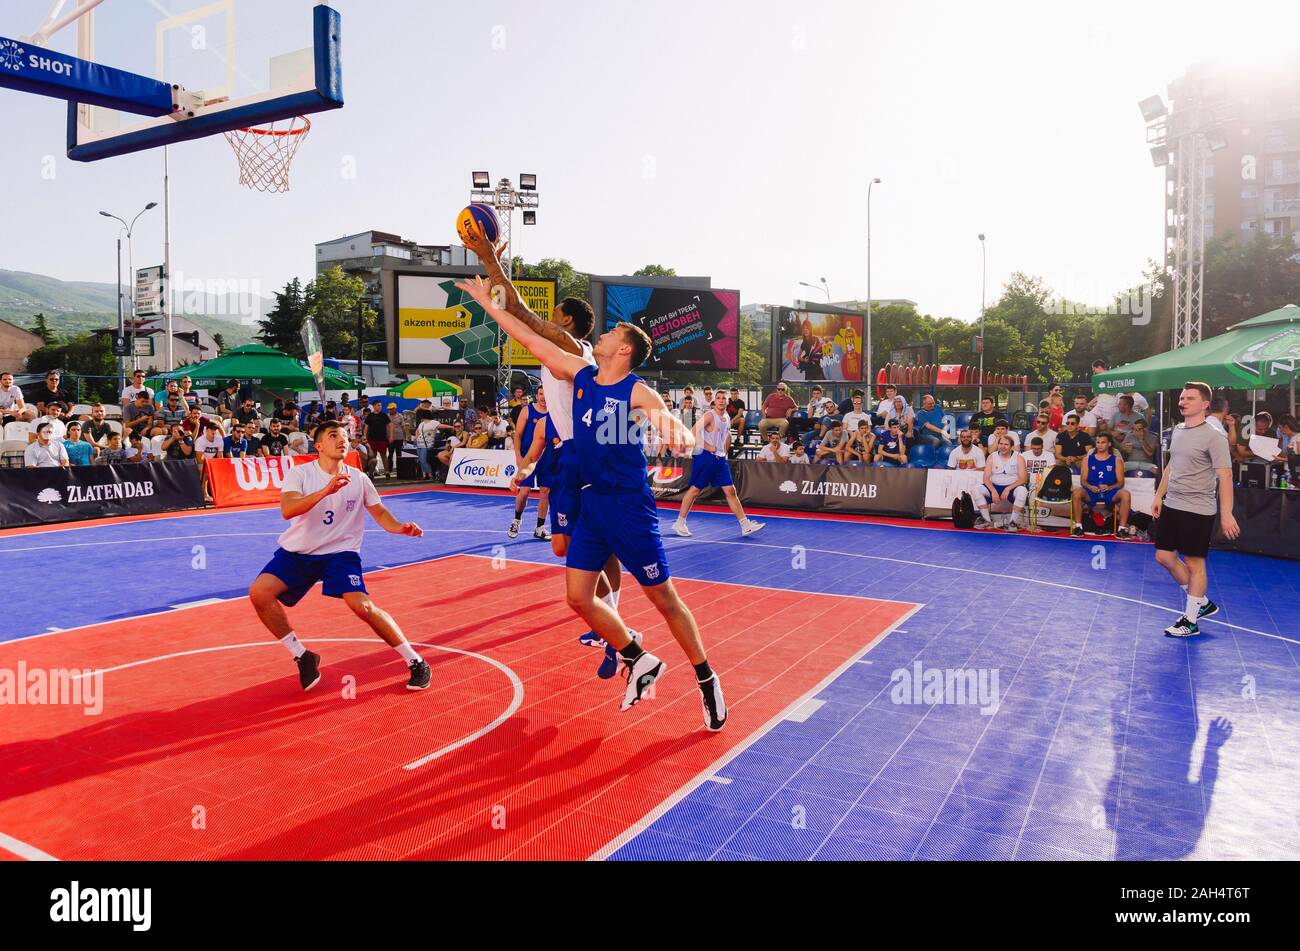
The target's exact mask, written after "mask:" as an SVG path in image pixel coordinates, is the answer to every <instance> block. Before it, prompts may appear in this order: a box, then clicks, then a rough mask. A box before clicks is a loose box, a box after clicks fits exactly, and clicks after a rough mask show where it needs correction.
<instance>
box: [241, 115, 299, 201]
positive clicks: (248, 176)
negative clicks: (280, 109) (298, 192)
mask: <svg viewBox="0 0 1300 951" xmlns="http://www.w3.org/2000/svg"><path fill="white" fill-rule="evenodd" d="M310 131H311V120H310V119H308V118H307V117H306V116H294V117H293V118H292V119H287V120H282V121H278V122H272V123H271V124H270V125H266V126H259V127H257V128H250V129H235V130H233V131H231V132H227V133H226V141H227V142H229V143H230V147H231V148H232V149H234V150H235V157H236V158H237V159H238V160H239V184H241V185H244V186H246V187H248V188H256V189H257V190H258V191H263V192H287V191H288V190H289V166H290V165H292V164H293V157H294V155H296V154H297V152H298V146H300V145H302V140H303V139H305V138H307V133H308V132H310Z"/></svg>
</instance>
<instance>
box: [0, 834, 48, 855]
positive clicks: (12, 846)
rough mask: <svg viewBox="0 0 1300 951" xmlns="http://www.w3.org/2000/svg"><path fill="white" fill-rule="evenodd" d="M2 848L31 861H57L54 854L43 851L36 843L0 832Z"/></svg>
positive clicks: (0, 845)
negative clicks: (31, 843)
mask: <svg viewBox="0 0 1300 951" xmlns="http://www.w3.org/2000/svg"><path fill="white" fill-rule="evenodd" d="M0 849H4V850H5V851H6V852H12V853H13V854H14V855H17V856H19V857H20V858H24V859H26V860H27V861H29V862H57V861H58V859H56V858H55V857H54V856H53V855H49V854H47V853H45V852H42V851H41V850H40V849H38V848H37V847H36V846H34V845H28V844H27V843H26V842H22V841H19V840H18V839H15V838H14V837H13V836H9V835H5V834H4V833H3V832H0Z"/></svg>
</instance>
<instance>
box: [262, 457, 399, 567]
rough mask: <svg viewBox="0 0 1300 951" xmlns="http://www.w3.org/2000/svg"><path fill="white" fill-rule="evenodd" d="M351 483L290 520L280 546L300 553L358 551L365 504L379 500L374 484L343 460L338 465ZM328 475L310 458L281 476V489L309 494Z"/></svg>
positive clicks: (319, 486) (327, 481)
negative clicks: (282, 479) (309, 460)
mask: <svg viewBox="0 0 1300 951" xmlns="http://www.w3.org/2000/svg"><path fill="white" fill-rule="evenodd" d="M339 471H340V472H343V473H346V474H347V475H348V476H349V477H350V478H351V480H352V481H351V482H349V483H348V484H347V485H345V486H344V487H343V488H341V489H339V490H338V491H337V492H335V493H334V494H333V495H327V496H325V498H323V499H321V500H320V501H319V502H317V503H316V506H315V508H313V509H311V510H310V511H308V512H304V513H303V514H302V515H299V516H298V517H297V518H294V519H290V521H289V527H288V528H286V529H285V530H284V532H283V533H282V534H281V535H280V547H281V548H283V549H284V550H285V551H291V552H294V553H296V554H299V555H332V554H334V553H335V552H340V551H360V550H361V536H362V533H363V532H364V531H365V527H366V506H368V505H374V504H375V503H376V502H378V501H379V493H378V492H377V491H375V484H374V483H373V482H371V481H370V478H369V476H367V475H366V474H365V473H364V472H362V471H361V470H360V469H354V468H352V467H351V466H349V465H347V464H346V463H341V464H340V465H339ZM330 478H331V477H330V476H329V475H328V474H327V473H326V472H325V470H324V469H322V468H321V467H320V465H319V464H318V463H317V462H316V461H315V460H312V461H311V462H304V463H302V464H301V465H297V466H294V467H293V468H292V469H290V470H289V471H288V472H287V473H286V474H285V477H284V484H283V485H281V487H280V491H281V492H297V493H298V494H300V495H311V494H312V493H314V492H319V491H320V490H321V489H323V488H325V486H327V485H329V483H330Z"/></svg>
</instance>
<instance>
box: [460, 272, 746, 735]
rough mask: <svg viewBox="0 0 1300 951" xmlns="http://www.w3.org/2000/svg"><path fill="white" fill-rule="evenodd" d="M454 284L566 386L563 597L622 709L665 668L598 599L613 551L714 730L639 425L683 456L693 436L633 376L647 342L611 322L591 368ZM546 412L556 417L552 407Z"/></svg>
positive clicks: (719, 720) (702, 663)
mask: <svg viewBox="0 0 1300 951" xmlns="http://www.w3.org/2000/svg"><path fill="white" fill-rule="evenodd" d="M456 286H457V287H459V288H460V289H461V290H463V291H465V292H466V293H467V294H469V295H470V296H472V297H473V298H474V299H475V300H477V301H478V302H479V304H480V305H482V306H483V309H484V310H485V311H486V312H487V314H488V315H489V316H490V317H492V319H493V320H495V321H497V323H499V324H500V325H501V327H502V329H503V330H505V332H506V333H508V334H509V335H510V336H511V337H513V338H514V339H515V340H517V341H518V342H519V343H520V344H521V345H522V346H524V347H525V348H526V349H527V350H528V351H529V352H530V353H532V354H533V356H535V357H537V358H538V359H539V360H540V361H541V362H542V364H543V366H545V367H547V368H548V369H549V370H550V372H551V373H552V374H553V375H554V376H555V377H556V378H557V379H571V380H572V381H573V388H574V393H573V416H572V419H571V422H572V424H573V433H574V438H573V440H572V442H573V446H574V451H573V453H572V459H573V462H574V463H575V466H576V469H577V473H578V484H579V486H580V490H581V504H580V506H579V508H578V522H577V525H576V526H575V527H574V530H573V538H572V541H571V542H570V545H569V549H568V556H567V559H566V565H567V571H566V579H565V583H566V594H567V596H568V602H569V606H570V607H571V608H573V610H574V611H576V612H577V613H578V614H580V615H581V616H582V617H583V618H584V619H585V620H586V621H587V623H588V624H590V625H591V628H592V630H593V631H595V632H596V633H597V634H599V635H600V636H601V637H602V638H603V639H604V640H605V642H606V643H607V644H610V645H612V646H613V648H614V649H615V650H616V651H618V653H619V655H620V656H621V657H622V658H623V661H624V663H625V665H626V667H627V675H628V677H627V689H626V691H625V692H624V694H623V704H622V709H624V710H626V709H628V708H629V707H631V706H633V705H634V704H636V703H637V702H639V701H640V700H642V699H644V698H646V697H649V696H653V691H652V688H653V686H654V683H655V680H656V679H657V678H658V677H660V676H662V675H663V673H664V671H665V670H666V669H667V668H666V666H665V665H664V663H663V661H661V660H660V659H659V658H658V657H656V656H655V655H654V654H651V653H649V652H648V651H646V650H644V649H642V647H641V645H640V644H639V643H637V642H636V641H635V640H634V639H633V638H632V637H631V635H630V634H629V633H628V630H627V628H626V627H624V625H623V621H622V620H621V619H620V618H619V616H618V614H617V613H616V612H614V611H612V610H610V609H609V606H608V605H606V604H605V603H603V602H602V601H601V600H600V599H599V598H598V597H597V596H596V586H597V584H598V582H599V579H600V571H601V568H602V567H603V566H604V565H605V564H606V562H607V560H608V559H609V558H610V556H612V555H613V556H617V557H618V560H619V561H620V562H622V564H623V567H624V568H625V569H626V570H627V571H629V572H630V573H631V574H632V575H633V576H634V577H635V578H636V579H637V581H638V582H640V584H641V586H642V588H643V589H644V591H645V594H646V597H647V598H648V599H649V601H650V603H651V604H653V605H654V606H655V608H656V609H657V610H658V611H659V613H660V614H661V615H662V616H663V618H664V620H665V621H666V622H667V624H668V628H669V630H670V631H672V634H673V637H674V638H675V639H676V641H677V643H678V645H679V646H680V647H681V648H682V651H683V652H684V653H685V654H686V656H687V658H688V659H689V660H690V662H691V665H692V666H693V667H694V668H695V676H696V683H697V686H698V687H699V690H700V699H701V702H702V704H703V708H704V725H705V726H706V727H707V728H708V729H709V730H713V731H717V730H721V729H722V728H723V726H724V725H725V724H726V722H727V705H726V702H725V701H724V699H723V696H722V684H721V682H720V681H719V679H718V675H717V674H716V673H714V672H713V669H712V668H711V667H710V666H709V661H708V658H707V657H706V656H705V653H704V645H703V643H702V642H701V640H700V632H699V629H698V628H697V627H696V624H695V618H694V617H693V616H692V615H691V612H690V609H689V608H687V607H686V605H685V604H684V603H683V602H682V599H681V598H680V597H679V596H678V594H677V589H676V588H675V587H674V586H673V583H672V581H671V580H670V578H669V573H668V562H667V559H666V558H665V556H664V546H663V541H662V539H661V538H660V537H659V515H658V511H657V509H656V507H655V499H654V494H653V493H652V492H651V491H650V485H649V483H648V482H647V481H646V471H645V450H644V436H645V427H646V425H647V423H648V425H650V426H654V427H655V428H656V429H657V430H658V432H659V434H660V436H661V437H662V439H663V441H664V442H665V443H666V444H667V445H668V446H669V447H670V448H672V449H673V450H674V451H675V452H689V451H690V450H691V448H692V447H693V446H694V443H695V438H694V437H693V436H692V435H691V431H690V430H689V429H687V428H686V427H685V426H683V425H682V423H681V421H680V420H679V419H677V418H676V417H675V416H673V415H672V413H670V412H669V411H668V408H667V407H666V406H665V405H664V401H663V398H662V397H660V395H659V394H658V393H656V392H655V390H654V388H653V387H650V386H647V385H646V384H645V383H644V382H643V381H642V380H641V379H640V378H639V377H637V376H636V375H635V374H633V373H632V370H633V368H635V367H639V366H640V365H641V364H642V363H644V362H645V359H646V357H648V356H649V354H650V350H651V346H652V345H651V342H650V338H649V336H647V335H646V333H645V331H643V330H641V329H640V328H639V327H636V326H634V325H632V324H629V323H626V322H624V323H620V324H618V325H617V326H616V327H614V329H612V330H608V331H606V332H605V333H603V334H601V336H600V339H599V341H598V342H597V344H596V346H595V348H594V349H593V351H592V354H593V356H594V357H595V359H596V366H594V367H593V366H591V365H590V364H589V363H588V362H587V361H586V360H585V359H583V358H582V357H579V356H576V355H574V354H571V353H566V352H565V351H564V350H562V349H561V348H560V347H558V346H556V345H555V344H554V343H552V342H551V341H550V340H548V339H546V338H545V337H543V336H542V335H541V334H538V333H536V332H535V331H533V330H532V329H531V328H530V327H529V326H528V325H527V324H525V323H524V322H523V321H521V320H519V319H518V318H516V317H515V316H514V315H513V314H510V313H508V312H506V311H503V310H501V309H500V308H499V307H497V306H495V305H494V304H493V300H492V295H491V293H490V292H489V289H488V285H487V284H485V283H483V282H482V280H481V279H479V278H476V279H475V280H474V281H473V282H470V281H462V282H459V283H458V284H457V285H456ZM551 415H552V417H554V416H555V415H556V413H555V412H554V411H552V413H551ZM552 504H553V505H554V501H552Z"/></svg>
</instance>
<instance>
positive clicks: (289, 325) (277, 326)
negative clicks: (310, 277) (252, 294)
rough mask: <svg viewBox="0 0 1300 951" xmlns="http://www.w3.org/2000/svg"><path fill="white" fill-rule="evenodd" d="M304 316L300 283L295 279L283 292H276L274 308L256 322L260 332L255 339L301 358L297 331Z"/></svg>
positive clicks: (300, 342)
mask: <svg viewBox="0 0 1300 951" xmlns="http://www.w3.org/2000/svg"><path fill="white" fill-rule="evenodd" d="M305 314H306V308H305V307H304V304H303V291H302V282H301V281H300V280H298V278H296V277H295V278H294V279H293V280H292V281H290V282H289V283H288V284H286V285H285V286H284V290H283V291H276V293H275V307H273V308H271V310H270V312H269V313H268V314H267V315H266V316H265V317H264V318H262V319H261V320H260V321H258V329H259V331H260V332H259V333H258V335H257V338H258V339H259V340H261V341H262V343H264V344H266V345H267V346H268V347H274V348H275V349H276V350H282V351H284V352H285V353H288V354H290V355H292V356H297V357H301V356H302V355H303V352H302V337H301V335H300V334H299V329H300V328H301V327H302V321H303V317H304V316H305Z"/></svg>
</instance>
